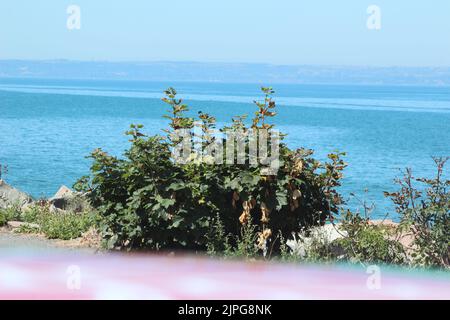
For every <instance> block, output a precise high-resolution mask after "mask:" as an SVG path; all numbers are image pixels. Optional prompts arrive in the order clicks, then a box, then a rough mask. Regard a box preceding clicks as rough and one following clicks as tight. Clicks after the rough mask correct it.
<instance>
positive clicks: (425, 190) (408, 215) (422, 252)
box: [385, 158, 450, 268]
mask: <svg viewBox="0 0 450 320" xmlns="http://www.w3.org/2000/svg"><path fill="white" fill-rule="evenodd" d="M448 159H449V158H434V162H435V164H436V168H437V169H436V175H435V177H433V178H431V179H428V178H415V177H414V176H413V175H412V171H411V169H406V172H405V173H404V176H403V178H400V179H396V183H397V184H398V185H399V186H400V190H399V191H397V192H393V193H389V192H386V193H385V195H386V196H388V197H390V198H391V199H392V201H393V202H394V204H395V205H396V211H397V213H398V214H399V215H400V216H401V218H402V221H401V226H402V228H403V229H404V230H408V231H409V232H410V233H411V234H412V235H413V236H414V243H413V244H414V247H413V249H414V253H413V257H414V260H415V263H417V264H419V265H423V266H432V267H447V268H448V267H450V180H446V179H445V178H444V175H443V173H444V167H445V164H446V162H447V161H448ZM417 183H419V184H421V185H422V188H420V189H419V188H417V187H416V186H415V184H417Z"/></svg>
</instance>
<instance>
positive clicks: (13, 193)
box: [0, 180, 33, 209]
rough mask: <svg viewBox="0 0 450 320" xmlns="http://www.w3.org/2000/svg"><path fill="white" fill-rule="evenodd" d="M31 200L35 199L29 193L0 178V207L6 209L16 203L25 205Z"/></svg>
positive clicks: (21, 205)
mask: <svg viewBox="0 0 450 320" xmlns="http://www.w3.org/2000/svg"><path fill="white" fill-rule="evenodd" d="M31 202H33V199H32V198H31V197H30V196H29V195H27V194H26V193H24V192H22V191H19V190H17V189H15V188H13V187H11V186H10V185H9V184H7V183H6V182H5V181H3V180H0V208H3V209H5V208H7V207H10V206H15V205H17V206H20V207H23V206H24V205H27V204H30V203H31Z"/></svg>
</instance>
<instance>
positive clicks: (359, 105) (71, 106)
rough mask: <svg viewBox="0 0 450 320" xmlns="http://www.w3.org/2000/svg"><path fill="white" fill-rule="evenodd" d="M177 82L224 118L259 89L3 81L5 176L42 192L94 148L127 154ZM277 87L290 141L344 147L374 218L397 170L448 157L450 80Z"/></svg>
mask: <svg viewBox="0 0 450 320" xmlns="http://www.w3.org/2000/svg"><path fill="white" fill-rule="evenodd" d="M170 85H171V86H174V87H175V88H177V90H178V91H179V93H180V95H181V96H182V97H184V98H186V99H188V102H189V104H190V105H191V110H192V112H193V113H194V112H195V113H196V112H197V111H199V110H202V111H204V112H208V113H211V114H213V115H215V116H216V117H217V118H218V120H219V122H221V123H225V122H228V121H229V119H230V117H231V116H234V115H238V114H245V113H247V114H252V112H253V111H254V107H253V105H252V104H251V102H252V101H253V100H254V99H255V98H257V97H258V96H259V85H257V84H223V83H162V82H133V81H123V82H120V81H87V80H71V81H68V80H43V79H41V80H39V79H36V80H24V79H0V163H3V164H8V166H9V173H8V175H7V177H6V180H7V181H8V182H9V183H11V184H12V185H14V186H16V187H18V188H20V189H22V190H24V191H26V192H29V193H30V194H32V195H33V196H35V197H40V196H49V195H52V194H53V193H54V192H55V191H56V190H57V189H58V187H59V186H60V185H62V184H65V185H69V186H71V185H72V184H73V182H74V181H75V180H76V179H77V178H78V177H80V176H82V175H85V174H87V173H88V169H89V164H90V162H89V160H88V159H85V156H87V155H88V154H89V153H90V151H92V150H93V149H94V148H97V147H102V148H104V150H107V151H109V152H111V153H113V154H115V155H120V154H121V152H122V151H123V150H124V149H125V148H126V147H127V145H128V142H127V138H126V137H125V136H124V135H123V132H124V131H125V130H127V128H128V126H129V124H130V123H142V124H144V125H145V127H146V131H147V132H149V133H161V129H162V128H163V127H164V126H165V123H166V120H165V119H162V118H161V116H162V115H163V114H164V112H165V110H166V107H165V105H164V104H163V103H162V102H161V101H160V97H161V96H162V91H163V90H164V89H165V88H167V87H168V86H170ZM274 89H275V90H276V95H275V98H276V100H277V102H278V104H279V107H278V112H279V115H278V117H277V118H276V120H275V123H276V124H277V125H278V128H279V129H281V130H282V131H285V132H287V133H288V134H289V135H288V137H287V143H288V144H289V145H290V146H291V147H299V146H304V147H308V148H312V149H314V150H315V151H316V154H317V156H318V157H319V158H320V159H324V158H325V157H326V154H327V153H328V152H331V151H333V150H335V149H339V150H342V151H345V152H347V157H346V160H347V162H348V163H349V166H348V168H347V170H346V172H345V181H344V186H343V188H342V192H343V193H344V194H345V195H346V196H348V195H349V194H350V193H351V192H353V193H355V194H357V195H358V196H360V197H361V198H363V199H366V200H367V201H369V202H374V203H375V205H376V210H375V212H374V216H375V217H383V216H384V215H385V213H386V211H387V210H388V209H389V208H390V203H389V201H388V200H386V199H385V198H384V197H383V191H389V190H393V189H394V185H393V183H392V180H393V179H394V178H395V177H396V176H398V175H399V169H400V168H405V167H412V168H413V170H414V172H415V174H416V175H417V176H421V175H431V174H432V173H433V170H434V167H433V161H432V159H431V156H444V155H450V88H445V87H387V86H357V85H335V86H331V85H274ZM448 172H449V167H447V169H446V173H448ZM365 189H368V191H367V192H364V190H365ZM349 205H350V206H351V207H352V208H354V207H356V206H357V204H356V203H355V201H351V202H350V204H349ZM394 218H395V217H394Z"/></svg>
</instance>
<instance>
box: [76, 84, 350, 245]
mask: <svg viewBox="0 0 450 320" xmlns="http://www.w3.org/2000/svg"><path fill="white" fill-rule="evenodd" d="M262 91H263V94H264V99H263V100H262V101H256V102H255V104H256V112H255V116H254V118H253V119H252V120H251V121H250V122H249V123H247V122H246V118H245V116H238V117H234V118H233V119H232V123H231V126H229V127H224V128H221V129H220V130H219V132H224V130H230V129H231V130H239V131H240V132H244V133H248V132H249V130H251V129H253V130H255V129H256V130H259V129H273V125H272V124H270V120H271V118H272V117H274V116H275V115H276V112H275V110H276V105H275V102H274V100H273V99H272V94H273V91H272V89H271V88H262ZM165 95H166V96H165V98H163V101H164V102H166V103H167V104H168V106H169V108H170V109H169V113H168V115H167V116H166V118H167V119H168V120H169V127H168V129H167V130H165V134H164V135H156V136H147V135H146V134H144V133H143V129H142V128H143V127H142V125H132V126H131V129H130V130H129V131H128V132H127V134H128V135H129V137H130V142H131V146H130V148H129V149H128V150H126V152H125V153H124V155H123V157H120V158H119V157H114V156H112V155H109V154H108V153H106V152H104V151H103V150H101V149H97V150H95V151H94V152H93V153H92V154H91V156H90V157H91V158H92V160H93V164H92V167H91V175H90V176H89V177H83V178H82V179H80V181H79V182H78V183H77V184H76V188H77V189H78V190H84V191H88V192H89V195H90V198H91V201H92V204H93V205H94V207H95V208H96V209H97V210H98V212H99V213H100V215H101V216H102V221H103V226H102V233H103V235H104V237H105V239H106V240H107V242H108V247H109V248H120V249H139V248H151V249H180V248H185V249H193V250H206V249H208V250H210V251H211V250H212V251H214V250H219V249H220V248H214V246H215V245H214V244H211V243H209V247H208V248H207V243H208V239H210V238H211V237H210V235H211V230H212V229H213V228H214V225H217V221H218V219H219V220H220V223H221V228H222V232H223V234H224V235H226V236H228V235H231V237H229V243H228V245H229V246H230V247H231V248H235V249H236V248H238V246H239V243H238V242H239V241H237V240H236V238H239V237H241V235H246V234H247V233H248V232H247V231H245V230H247V229H248V228H249V226H248V225H251V226H250V227H251V228H253V225H254V228H255V230H254V231H255V233H256V235H257V239H256V243H257V246H258V249H260V250H261V251H265V250H267V246H268V245H270V244H271V243H272V244H271V246H272V249H275V250H278V246H275V248H273V242H274V239H273V238H274V236H273V235H278V234H281V235H283V236H284V237H288V236H289V235H290V234H291V233H292V232H296V231H298V230H300V229H301V228H303V227H309V226H313V225H321V224H323V223H324V222H325V220H326V219H327V218H328V217H330V216H333V215H334V214H336V213H337V212H338V210H339V206H340V205H341V204H342V202H343V201H342V198H341V196H340V195H339V193H338V192H337V191H336V188H337V187H338V186H339V185H340V179H341V177H342V170H343V169H344V167H345V166H346V165H345V163H344V162H343V161H342V160H341V156H342V155H343V154H341V153H332V154H329V156H328V158H329V161H328V162H327V163H321V162H319V161H317V160H316V159H314V158H313V152H312V151H311V150H306V149H297V150H291V149H290V148H288V147H287V145H286V144H285V143H284V142H283V137H284V136H282V137H281V141H280V145H279V153H280V156H279V164H280V168H279V170H278V171H277V172H276V173H275V174H267V173H266V172H267V171H265V168H264V167H263V166H261V165H258V166H255V165H254V164H250V161H249V159H246V162H245V163H242V164H232V165H231V164H226V161H223V162H222V163H215V164H213V163H211V162H210V161H206V160H205V159H203V160H202V159H200V160H199V157H198V154H195V153H193V154H191V155H190V156H189V159H191V161H186V162H185V163H180V162H177V161H174V158H173V149H174V148H176V147H177V144H178V143H179V142H180V141H179V140H177V137H176V135H175V134H174V133H175V132H176V130H180V129H186V130H192V129H194V128H198V129H199V130H200V131H201V132H202V137H203V140H202V141H203V142H202V143H203V144H204V145H203V146H202V147H203V148H207V147H208V144H210V143H212V142H214V141H216V139H223V141H222V142H223V145H224V146H227V141H226V139H227V137H226V136H225V137H217V136H215V135H214V134H212V132H213V131H214V130H215V129H216V120H215V118H214V117H212V116H210V115H208V114H204V113H202V112H199V114H198V117H197V118H196V119H195V118H192V117H189V116H187V113H186V112H187V111H188V107H187V105H185V104H183V102H182V100H181V99H178V98H177V93H176V91H175V90H174V89H172V88H169V89H168V90H167V91H165ZM191 137H192V140H193V141H194V139H195V138H196V137H195V135H194V134H192V136H191ZM244 139H245V143H246V145H248V144H249V142H250V141H249V139H250V138H249V136H248V135H245V136H244ZM247 151H248V150H247ZM225 153H226V151H225ZM235 154H237V152H236V153H235ZM246 228H247V229H246ZM219 246H223V244H220V245H219ZM222 249H223V248H222ZM239 249H241V250H244V249H245V248H239Z"/></svg>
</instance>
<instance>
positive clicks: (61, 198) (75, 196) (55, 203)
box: [48, 186, 91, 213]
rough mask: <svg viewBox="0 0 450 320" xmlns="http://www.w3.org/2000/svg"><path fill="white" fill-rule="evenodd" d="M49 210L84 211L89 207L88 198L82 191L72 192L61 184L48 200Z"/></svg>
mask: <svg viewBox="0 0 450 320" xmlns="http://www.w3.org/2000/svg"><path fill="white" fill-rule="evenodd" d="M48 201H49V203H50V211H52V212H60V211H70V212H76V213H78V212H84V211H88V210H90V209H91V206H90V203H89V200H88V199H87V197H86V196H85V195H83V194H82V193H78V192H74V191H72V190H71V189H69V188H67V187H66V186H61V188H59V190H58V192H57V193H56V194H55V195H54V196H53V197H51V198H50V199H49V200H48Z"/></svg>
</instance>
